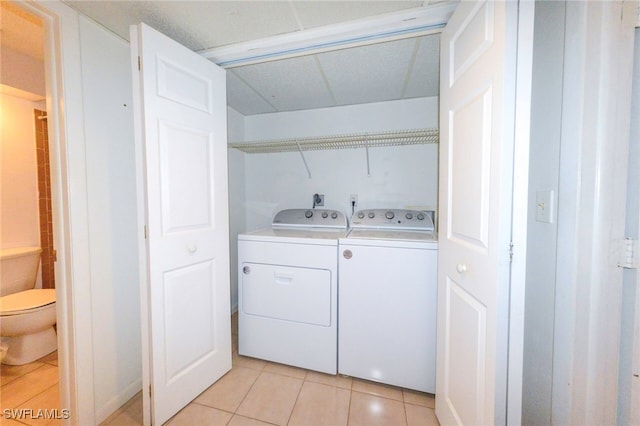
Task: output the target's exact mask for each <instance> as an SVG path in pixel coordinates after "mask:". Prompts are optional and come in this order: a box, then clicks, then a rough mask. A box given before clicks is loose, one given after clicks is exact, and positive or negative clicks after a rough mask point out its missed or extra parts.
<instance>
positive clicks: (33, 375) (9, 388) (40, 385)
mask: <svg viewBox="0 0 640 426" xmlns="http://www.w3.org/2000/svg"><path fill="white" fill-rule="evenodd" d="M0 373H1V374H0V384H1V387H0V411H1V412H2V414H1V415H0V424H2V425H11V426H14V425H25V424H26V425H57V424H60V420H56V419H44V418H31V417H38V411H37V410H39V409H46V410H48V411H49V413H53V411H52V410H58V411H59V410H60V396H59V393H58V353H57V352H53V353H52V354H49V355H47V356H45V357H43V358H41V359H39V360H37V361H34V362H32V363H29V364H25V365H5V364H2V365H1V366H0ZM5 409H12V410H20V409H23V411H22V413H23V418H21V419H15V418H14V419H11V418H5V411H4V410H5ZM24 410H34V411H33V413H32V415H31V414H27V412H26V411H24Z"/></svg>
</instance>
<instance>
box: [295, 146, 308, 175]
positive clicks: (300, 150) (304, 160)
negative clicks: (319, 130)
mask: <svg viewBox="0 0 640 426" xmlns="http://www.w3.org/2000/svg"><path fill="white" fill-rule="evenodd" d="M296 145H297V146H298V152H299V153H300V157H302V162H303V163H304V167H306V169H307V174H308V175H309V179H311V170H309V165H308V164H307V159H306V158H304V152H302V148H301V147H300V142H298V141H296Z"/></svg>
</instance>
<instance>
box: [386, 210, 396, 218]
mask: <svg viewBox="0 0 640 426" xmlns="http://www.w3.org/2000/svg"><path fill="white" fill-rule="evenodd" d="M384 217H386V218H387V219H393V218H394V217H395V214H394V213H393V212H392V211H388V212H386V213H385V214H384Z"/></svg>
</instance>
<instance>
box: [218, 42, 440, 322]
mask: <svg viewBox="0 0 640 426" xmlns="http://www.w3.org/2000/svg"><path fill="white" fill-rule="evenodd" d="M438 70H439V35H438V34H430V35H423V36H420V37H412V38H406V39H401V40H394V41H387V42H383V43H377V44H369V45H364V46H357V47H350V48H345V49H340V50H335V51H330V52H323V53H316V54H313V55H308V56H299V57H295V58H288V59H281V60H277V61H272V62H264V63H260V64H253V65H247V66H243V67H237V68H228V69H227V92H228V105H229V107H228V117H227V120H228V128H227V132H228V141H229V152H228V154H229V218H230V257H231V281H232V287H231V298H232V301H231V303H232V308H231V309H232V311H235V310H237V307H238V305H237V300H238V298H237V288H238V284H237V283H238V281H237V280H238V277H237V268H236V266H237V258H236V256H237V235H238V234H240V233H243V232H247V231H253V230H256V229H260V228H265V227H269V226H271V221H272V219H273V216H274V215H275V214H276V213H277V212H278V211H280V210H283V209H290V208H300V209H311V208H312V206H313V195H314V194H322V195H323V196H324V205H323V206H322V208H326V209H334V210H339V211H341V212H343V213H344V214H345V215H346V216H347V217H349V218H350V217H351V214H352V212H353V211H354V210H359V209H370V208H406V209H416V210H437V188H438V183H437V176H438V144H437V141H438V138H437V127H438V86H439V72H438ZM310 144H313V148H312V149H306V147H308V146H309V145H310ZM345 146H346V148H345ZM354 197H355V199H356V205H355V206H352V203H351V201H352V200H353V198H354Z"/></svg>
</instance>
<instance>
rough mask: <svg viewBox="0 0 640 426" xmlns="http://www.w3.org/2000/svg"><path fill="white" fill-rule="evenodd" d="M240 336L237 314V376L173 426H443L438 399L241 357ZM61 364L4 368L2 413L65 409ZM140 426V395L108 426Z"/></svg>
mask: <svg viewBox="0 0 640 426" xmlns="http://www.w3.org/2000/svg"><path fill="white" fill-rule="evenodd" d="M237 330H238V328H237V316H236V315H234V316H233V318H232V335H233V368H232V369H231V371H229V372H228V373H227V374H226V375H225V376H224V377H222V378H221V379H220V380H219V381H218V382H217V383H215V384H214V385H213V386H211V387H210V388H209V389H207V390H206V391H204V392H203V393H202V394H200V395H199V396H198V397H197V398H196V399H195V400H194V401H193V402H191V403H190V404H189V405H188V406H187V407H185V408H184V409H183V410H182V411H180V412H179V413H178V414H176V415H175V416H174V417H173V418H172V419H171V420H169V422H168V423H167V424H168V425H170V426H179V425H189V426H191V425H193V426H196V425H197V426H205V425H230V426H243V425H273V424H275V425H292V426H293V425H312V426H316V425H317V426H319V425H331V426H333V425H336V426H337V425H367V426H369V425H393V426H397V425H408V426H412V425H438V421H437V419H436V417H435V414H434V411H433V408H434V403H435V400H434V397H433V395H429V394H425V393H420V392H415V391H410V390H407V389H401V388H396V387H393V386H387V385H382V384H378V383H373V382H368V381H364V380H359V379H352V378H350V377H344V376H331V375H327V374H322V373H318V372H315V371H308V370H303V369H300V368H295V367H290V366H286V365H281V364H275V363H272V362H267V361H262V360H259V359H254V358H248V357H243V356H239V355H238V351H237V342H238V332H237ZM57 364H58V360H57V353H53V354H51V355H49V356H47V357H44V358H42V359H40V360H38V361H36V362H33V363H31V364H27V365H23V366H8V365H2V367H1V372H2V380H1V385H2V387H1V388H0V408H1V409H5V408H30V409H34V410H35V409H39V408H47V409H59V405H60V400H59V396H58V366H57ZM0 424H2V425H8V426H17V425H24V424H28V425H45V424H46V425H56V424H59V421H57V420H46V421H45V420H31V419H22V420H19V421H17V420H11V419H5V418H3V417H2V416H0ZM141 424H142V398H141V396H140V394H138V395H137V396H135V397H134V398H132V399H131V400H130V401H128V402H127V403H126V404H125V405H124V406H123V407H121V408H120V409H119V410H117V411H116V412H115V413H113V414H112V415H111V416H110V417H109V418H108V419H106V420H105V421H104V422H103V423H102V425H104V426H137V425H141Z"/></svg>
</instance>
